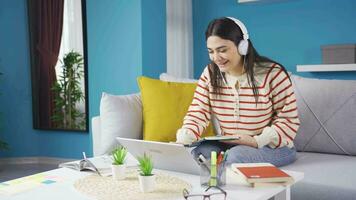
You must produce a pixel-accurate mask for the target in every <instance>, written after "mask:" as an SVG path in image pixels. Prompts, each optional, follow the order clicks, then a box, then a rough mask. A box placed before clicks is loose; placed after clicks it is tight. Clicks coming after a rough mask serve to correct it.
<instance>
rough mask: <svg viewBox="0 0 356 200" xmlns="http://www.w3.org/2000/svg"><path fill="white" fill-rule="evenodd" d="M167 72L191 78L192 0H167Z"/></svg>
mask: <svg viewBox="0 0 356 200" xmlns="http://www.w3.org/2000/svg"><path fill="white" fill-rule="evenodd" d="M166 9H167V10H166V12H167V73H168V74H170V75H173V76H175V77H179V78H193V25H192V24H193V23H192V21H193V19H192V0H167V1H166Z"/></svg>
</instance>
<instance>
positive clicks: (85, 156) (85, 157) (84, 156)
mask: <svg viewBox="0 0 356 200" xmlns="http://www.w3.org/2000/svg"><path fill="white" fill-rule="evenodd" d="M83 158H84V160H86V159H87V155H85V152H84V151H83Z"/></svg>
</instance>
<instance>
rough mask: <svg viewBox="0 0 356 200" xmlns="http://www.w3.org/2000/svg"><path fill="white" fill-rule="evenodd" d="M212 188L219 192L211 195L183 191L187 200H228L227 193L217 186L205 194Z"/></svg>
mask: <svg viewBox="0 0 356 200" xmlns="http://www.w3.org/2000/svg"><path fill="white" fill-rule="evenodd" d="M211 188H216V189H218V190H219V191H216V192H213V193H209V194H190V193H189V191H188V190H187V189H183V197H184V198H185V199H186V200H226V191H225V190H223V189H221V188H220V187H217V186H212V187H208V188H207V189H206V190H205V191H204V192H207V191H208V190H209V189H211Z"/></svg>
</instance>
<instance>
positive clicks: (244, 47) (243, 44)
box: [226, 17, 249, 56]
mask: <svg viewBox="0 0 356 200" xmlns="http://www.w3.org/2000/svg"><path fill="white" fill-rule="evenodd" d="M226 18H228V19H231V20H232V21H234V22H235V24H236V25H237V26H238V27H239V28H240V29H241V31H242V38H243V39H242V40H241V41H240V43H239V45H238V47H237V49H238V51H239V53H240V55H243V56H245V55H247V52H248V39H249V36H248V32H247V28H246V26H245V25H244V24H243V23H242V22H241V21H240V20H238V19H236V18H233V17H226Z"/></svg>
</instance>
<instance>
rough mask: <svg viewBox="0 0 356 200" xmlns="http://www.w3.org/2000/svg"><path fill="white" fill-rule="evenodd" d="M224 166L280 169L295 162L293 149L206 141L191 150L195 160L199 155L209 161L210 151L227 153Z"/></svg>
mask: <svg viewBox="0 0 356 200" xmlns="http://www.w3.org/2000/svg"><path fill="white" fill-rule="evenodd" d="M227 150H228V155H227V157H226V164H228V165H230V164H232V163H257V162H267V163H272V164H273V165H275V166H277V167H280V166H284V165H288V164H290V163H293V162H294V161H295V160H296V150H295V148H292V149H290V148H288V147H281V148H276V149H273V148H270V147H268V146H264V147H262V148H259V149H257V148H254V147H250V146H245V145H228V144H225V143H222V142H216V141H206V142H204V143H202V144H200V145H199V146H198V147H196V148H195V149H193V150H192V154H193V156H194V158H195V159H196V158H197V157H198V156H199V155H200V154H202V155H203V156H204V157H205V158H207V159H210V152H211V151H216V152H220V151H225V152H226V151H227Z"/></svg>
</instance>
